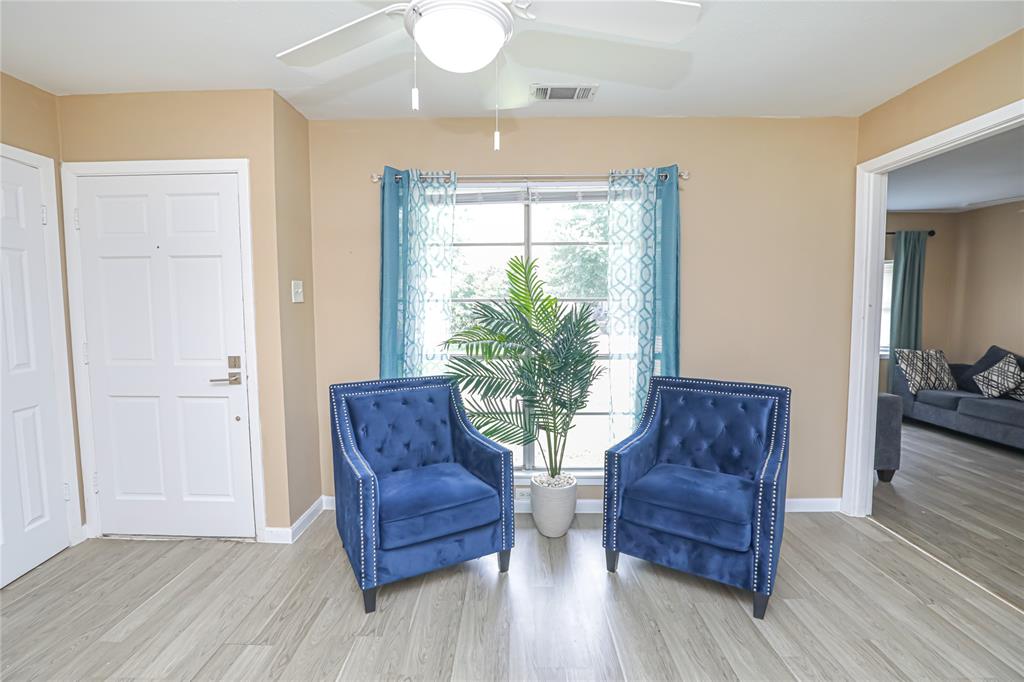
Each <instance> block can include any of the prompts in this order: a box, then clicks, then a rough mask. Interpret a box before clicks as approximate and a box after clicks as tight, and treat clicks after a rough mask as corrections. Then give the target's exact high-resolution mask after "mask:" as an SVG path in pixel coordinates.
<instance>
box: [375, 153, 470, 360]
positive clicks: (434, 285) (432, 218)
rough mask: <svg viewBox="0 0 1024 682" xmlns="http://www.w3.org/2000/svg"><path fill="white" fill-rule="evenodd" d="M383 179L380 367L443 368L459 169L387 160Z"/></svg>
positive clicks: (449, 309)
mask: <svg viewBox="0 0 1024 682" xmlns="http://www.w3.org/2000/svg"><path fill="white" fill-rule="evenodd" d="M395 176H398V178H399V180H398V181H395V180H394V177H395ZM382 183H383V184H384V186H383V187H382V188H381V193H382V199H381V238H382V243H381V334H380V341H381V348H380V375H381V377H382V378H394V377H409V376H423V375H428V374H439V373H442V372H443V371H444V367H445V361H446V360H447V356H446V355H445V354H444V353H443V352H442V351H441V349H440V345H441V343H443V342H444V340H445V339H447V338H448V336H449V335H450V334H449V331H450V330H449V326H450V322H451V288H452V264H453V246H452V242H453V240H454V230H455V187H456V177H455V173H452V172H449V171H438V172H435V171H431V172H422V171H418V170H410V171H396V170H395V169H393V168H387V169H385V173H384V176H383V178H382ZM391 183H393V185H394V186H391Z"/></svg>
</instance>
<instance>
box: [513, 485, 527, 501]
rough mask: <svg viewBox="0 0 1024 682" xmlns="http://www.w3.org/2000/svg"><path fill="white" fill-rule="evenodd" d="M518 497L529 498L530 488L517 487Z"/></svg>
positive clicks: (520, 498)
mask: <svg viewBox="0 0 1024 682" xmlns="http://www.w3.org/2000/svg"><path fill="white" fill-rule="evenodd" d="M516 499H517V500H528V499H530V489H529V488H516Z"/></svg>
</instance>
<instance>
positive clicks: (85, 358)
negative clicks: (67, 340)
mask: <svg viewBox="0 0 1024 682" xmlns="http://www.w3.org/2000/svg"><path fill="white" fill-rule="evenodd" d="M82 364H83V365H88V364H89V342H88V341H83V342H82Z"/></svg>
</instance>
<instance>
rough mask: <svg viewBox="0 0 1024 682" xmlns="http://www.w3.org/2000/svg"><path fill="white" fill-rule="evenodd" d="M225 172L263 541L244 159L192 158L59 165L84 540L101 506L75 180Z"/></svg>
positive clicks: (96, 528)
mask: <svg viewBox="0 0 1024 682" xmlns="http://www.w3.org/2000/svg"><path fill="white" fill-rule="evenodd" d="M211 173H226V174H234V175H236V176H238V219H239V230H240V232H241V234H240V235H239V237H240V239H239V241H240V242H241V248H242V317H243V323H244V326H245V358H246V359H245V364H246V366H245V368H244V369H245V373H246V377H247V380H246V397H247V400H248V404H249V454H250V460H251V464H252V499H253V515H254V520H255V527H256V541H257V542H264V541H265V540H266V535H267V532H266V527H267V513H266V500H265V496H264V491H263V441H262V437H261V435H260V405H259V384H258V381H257V366H258V364H259V363H258V362H257V361H256V305H255V295H254V288H253V268H252V247H253V235H252V217H251V211H250V205H249V160H248V159H195V160H187V161H98V162H75V163H69V162H65V163H62V164H61V180H62V183H63V185H62V186H63V191H64V215H65V220H64V234H65V243H66V249H67V261H68V263H67V266H68V300H69V305H70V308H71V341H72V351H73V355H74V362H75V385H76V386H77V387H78V392H77V400H76V403H77V405H78V432H79V438H80V440H81V443H80V447H81V449H82V476H83V477H84V478H85V481H84V486H83V487H84V488H85V491H86V495H85V510H86V512H85V513H86V532H87V534H88V536H89V537H97V536H99V535H101V534H102V519H101V518H100V505H99V500H98V499H97V496H96V486H95V480H94V476H95V471H96V453H95V451H94V447H93V444H94V440H93V439H94V429H93V417H92V397H91V394H90V383H89V365H88V364H86V363H85V362H83V360H84V358H83V357H82V350H83V348H84V341H85V329H86V327H85V303H84V300H83V293H84V287H83V282H82V245H81V241H80V239H79V231H78V208H77V207H78V178H85V177H97V176H112V175H122V176H123V175H187V174H204V175H205V174H211Z"/></svg>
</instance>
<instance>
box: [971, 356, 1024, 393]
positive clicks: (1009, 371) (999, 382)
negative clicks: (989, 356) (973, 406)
mask: <svg viewBox="0 0 1024 682" xmlns="http://www.w3.org/2000/svg"><path fill="white" fill-rule="evenodd" d="M1022 381H1024V371H1021V369H1020V365H1018V364H1017V358H1015V357H1013V355H1012V354H1009V355H1007V356H1006V357H1005V358H1003V359H1002V360H1000V361H999V362H997V363H996V364H995V365H993V366H992V367H991V368H990V369H987V370H985V371H984V372H981V373H980V374H976V375H974V383H976V384H978V388H980V389H981V394H982V395H983V396H985V397H987V398H998V397H999V396H1001V395H1003V394H1004V393H1009V392H1010V391H1016V389H1017V388H1018V387H1019V386H1020V385H1021V382H1022Z"/></svg>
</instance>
